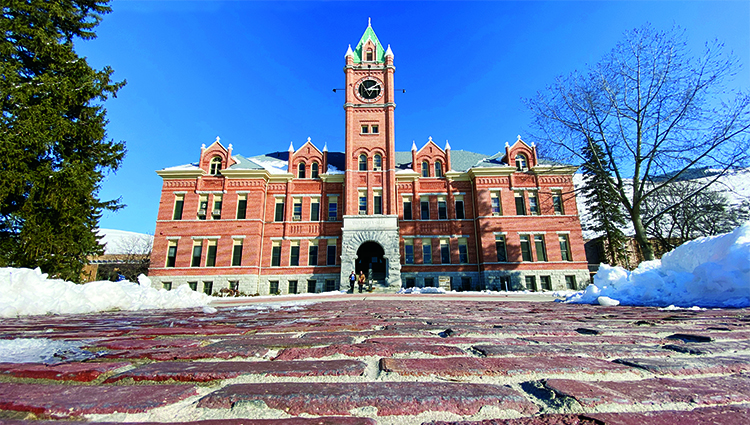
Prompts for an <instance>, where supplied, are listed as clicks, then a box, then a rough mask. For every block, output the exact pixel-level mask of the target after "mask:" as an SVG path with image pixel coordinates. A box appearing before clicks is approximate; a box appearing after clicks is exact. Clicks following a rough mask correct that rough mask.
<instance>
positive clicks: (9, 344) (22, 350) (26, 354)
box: [0, 338, 96, 364]
mask: <svg viewBox="0 0 750 425" xmlns="http://www.w3.org/2000/svg"><path fill="white" fill-rule="evenodd" d="M81 344H83V342H81V341H60V340H53V339H47V338H16V339H0V363H45V364H51V363H59V362H63V361H77V362H80V361H84V360H88V359H93V358H96V354H94V353H91V352H89V351H86V350H82V349H81V348H80V346H81Z"/></svg>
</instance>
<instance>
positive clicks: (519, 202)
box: [515, 192, 526, 215]
mask: <svg viewBox="0 0 750 425" xmlns="http://www.w3.org/2000/svg"><path fill="white" fill-rule="evenodd" d="M515 198H516V215H526V201H524V199H523V192H516V193H515Z"/></svg>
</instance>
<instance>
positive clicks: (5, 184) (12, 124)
mask: <svg viewBox="0 0 750 425" xmlns="http://www.w3.org/2000/svg"><path fill="white" fill-rule="evenodd" d="M108 3H109V0H51V1H49V0H5V1H4V2H3V6H2V15H0V33H2V34H3V36H2V37H1V38H0V76H2V77H0V108H2V115H1V116H0V266H12V267H31V268H33V267H40V268H41V269H42V271H43V272H45V273H50V274H51V275H53V276H56V277H61V278H64V279H68V280H73V281H78V280H79V279H80V273H81V270H82V268H83V265H84V264H85V263H86V257H87V256H88V255H91V254H98V253H101V252H102V248H101V247H100V246H99V245H98V237H97V236H96V234H95V230H96V228H97V227H98V222H99V219H100V217H101V214H102V212H103V211H104V210H116V209H118V208H120V207H121V205H120V203H119V201H118V200H101V199H99V197H98V192H99V189H100V185H101V181H102V179H103V177H104V174H105V173H107V172H110V171H114V170H116V169H117V168H118V166H119V165H120V163H121V161H122V158H123V156H124V155H125V146H124V144H123V143H121V142H120V143H115V142H113V141H111V140H106V132H105V126H106V124H107V120H106V110H105V109H104V108H103V106H102V104H103V102H104V101H105V100H106V99H107V98H108V97H109V96H113V97H114V96H116V94H117V91H118V90H119V89H120V88H121V87H122V86H123V85H124V84H125V83H124V82H113V81H112V80H111V75H112V72H113V70H112V69H111V68H109V67H105V68H104V69H102V70H96V69H93V68H92V67H91V66H89V64H88V63H87V62H86V59H85V58H81V57H79V56H78V55H77V54H76V52H75V50H74V45H73V41H74V39H82V40H87V39H93V38H95V37H96V35H95V33H94V32H93V30H94V28H95V27H96V26H97V25H98V24H99V22H100V21H101V18H102V15H104V14H106V13H109V12H110V10H111V9H110V8H109V6H108Z"/></svg>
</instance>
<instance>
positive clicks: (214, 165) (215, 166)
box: [208, 156, 221, 176]
mask: <svg viewBox="0 0 750 425" xmlns="http://www.w3.org/2000/svg"><path fill="white" fill-rule="evenodd" d="M219 171H221V157H220V156H215V157H213V158H211V167H210V168H209V172H208V173H209V174H211V175H212V176H215V175H217V174H219Z"/></svg>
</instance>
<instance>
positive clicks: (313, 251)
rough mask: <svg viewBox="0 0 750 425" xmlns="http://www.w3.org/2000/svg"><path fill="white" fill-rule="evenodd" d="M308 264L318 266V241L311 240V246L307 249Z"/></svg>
mask: <svg viewBox="0 0 750 425" xmlns="http://www.w3.org/2000/svg"><path fill="white" fill-rule="evenodd" d="M307 265H308V266H317V265H318V241H315V240H312V241H310V247H309V248H308V250H307Z"/></svg>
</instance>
